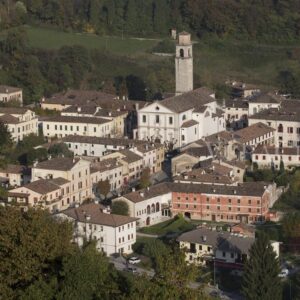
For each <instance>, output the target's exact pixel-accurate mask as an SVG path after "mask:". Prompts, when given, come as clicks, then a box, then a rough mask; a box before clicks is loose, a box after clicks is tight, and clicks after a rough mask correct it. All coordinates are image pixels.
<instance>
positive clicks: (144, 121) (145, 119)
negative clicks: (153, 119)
mask: <svg viewBox="0 0 300 300" xmlns="http://www.w3.org/2000/svg"><path fill="white" fill-rule="evenodd" d="M146 121H147V118H146V116H145V115H143V123H146Z"/></svg>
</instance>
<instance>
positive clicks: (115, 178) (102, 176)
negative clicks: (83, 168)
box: [91, 165, 124, 191]
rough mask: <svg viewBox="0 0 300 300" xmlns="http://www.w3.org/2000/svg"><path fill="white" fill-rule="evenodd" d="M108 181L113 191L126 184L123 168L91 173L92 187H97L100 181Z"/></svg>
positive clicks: (118, 167)
mask: <svg viewBox="0 0 300 300" xmlns="http://www.w3.org/2000/svg"><path fill="white" fill-rule="evenodd" d="M106 179H108V180H109V183H110V187H111V189H110V190H111V191H115V190H118V189H120V188H121V187H122V186H123V184H124V176H123V166H122V165H121V166H117V167H115V168H113V169H110V170H105V171H97V172H94V173H91V182H92V185H93V186H94V185H96V184H97V183H98V182H99V181H101V180H102V181H104V180H106Z"/></svg>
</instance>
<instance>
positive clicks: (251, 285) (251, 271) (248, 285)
mask: <svg viewBox="0 0 300 300" xmlns="http://www.w3.org/2000/svg"><path fill="white" fill-rule="evenodd" d="M249 256H250V257H249V259H248V260H247V262H246V265H245V270H244V278H243V285H242V293H243V295H244V296H245V299H246V300H258V299H259V300H281V299H282V286H281V282H280V278H279V277H278V274H279V272H280V267H279V260H278V258H276V254H275V252H274V250H273V248H272V246H271V244H270V241H269V239H268V237H267V236H266V235H265V234H264V233H259V235H258V237H257V239H256V241H255V242H254V244H253V245H252V247H251V249H250V252H249Z"/></svg>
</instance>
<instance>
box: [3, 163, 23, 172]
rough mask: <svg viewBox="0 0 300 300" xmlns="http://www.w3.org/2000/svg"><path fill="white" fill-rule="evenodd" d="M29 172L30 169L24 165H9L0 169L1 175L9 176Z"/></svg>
mask: <svg viewBox="0 0 300 300" xmlns="http://www.w3.org/2000/svg"><path fill="white" fill-rule="evenodd" d="M27 171H28V168H27V167H26V166H22V165H13V164H8V165H7V166H5V167H3V168H0V172H1V173H8V174H24V173H25V172H27Z"/></svg>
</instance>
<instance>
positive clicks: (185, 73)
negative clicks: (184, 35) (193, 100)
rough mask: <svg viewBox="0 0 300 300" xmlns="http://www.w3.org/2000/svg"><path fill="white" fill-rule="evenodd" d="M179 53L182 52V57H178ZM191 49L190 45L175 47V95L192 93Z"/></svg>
mask: <svg viewBox="0 0 300 300" xmlns="http://www.w3.org/2000/svg"><path fill="white" fill-rule="evenodd" d="M180 51H183V52H184V57H180ZM192 51H193V49H192V46H191V45H188V46H182V45H177V46H176V58H175V80H176V95H180V94H182V93H186V92H189V91H192V90H193V88H194V82H193V75H194V73H193V53H192Z"/></svg>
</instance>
